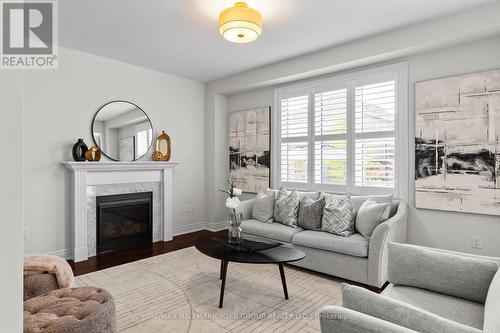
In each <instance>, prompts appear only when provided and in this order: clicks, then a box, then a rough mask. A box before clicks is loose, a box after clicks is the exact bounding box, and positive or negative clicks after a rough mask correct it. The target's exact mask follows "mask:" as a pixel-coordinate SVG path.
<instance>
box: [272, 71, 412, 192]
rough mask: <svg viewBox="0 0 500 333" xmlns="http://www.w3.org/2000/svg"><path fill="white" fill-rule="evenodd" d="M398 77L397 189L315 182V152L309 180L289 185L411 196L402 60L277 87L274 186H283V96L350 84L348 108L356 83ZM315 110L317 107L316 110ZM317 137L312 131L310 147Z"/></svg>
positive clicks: (351, 107) (349, 170)
mask: <svg viewBox="0 0 500 333" xmlns="http://www.w3.org/2000/svg"><path fill="white" fill-rule="evenodd" d="M385 79H387V80H393V79H394V80H395V81H396V105H397V110H396V114H395V123H394V124H395V128H394V140H395V157H394V158H395V160H394V163H395V166H396V167H395V170H394V172H395V175H394V177H395V179H394V181H395V185H394V189H385V188H382V187H369V186H364V187H359V186H349V183H348V184H347V185H327V184H314V168H311V166H312V165H313V163H314V162H313V161H314V155H313V154H314V153H313V154H312V156H313V159H311V158H310V156H311V154H310V155H309V156H308V171H307V172H308V182H306V183H291V182H287V183H286V185H287V186H289V187H294V188H297V189H302V190H324V191H328V192H334V193H335V192H337V193H345V192H348V193H351V194H387V193H394V195H395V196H397V197H399V198H401V199H403V200H408V182H409V180H408V166H409V162H408V133H409V131H408V130H409V128H408V127H409V126H408V125H409V124H408V62H400V63H395V64H390V65H384V66H379V67H374V68H370V69H367V70H361V71H356V72H351V73H347V74H342V75H336V76H331V77H327V78H322V79H315V80H314V79H313V80H309V81H306V82H302V83H298V84H292V85H288V86H283V87H279V88H276V89H275V90H274V109H273V112H272V133H273V135H272V137H271V146H272V151H273V153H272V154H271V155H272V170H271V177H272V185H273V187H274V188H279V187H280V186H281V148H280V147H281V126H280V125H281V121H280V118H281V108H280V97H283V96H285V97H292V96H299V95H300V94H301V93H307V94H311V93H313V94H314V93H316V92H320V91H321V90H323V91H325V90H328V89H331V88H334V89H336V87H342V86H344V87H347V93H348V96H347V97H348V98H347V103H348V105H347V109H348V110H354V102H355V96H354V94H355V91H354V90H355V87H354V81H355V82H356V85H363V84H370V83H374V82H380V81H381V80H385ZM313 103H314V101H313V99H312V98H309V110H312V107H313V105H314V104H313ZM313 111H314V110H313ZM310 112H311V111H310ZM354 116H355V115H354V112H348V113H347V118H348V123H350V124H351V126H354ZM310 118H312V119H309V123H308V130H309V131H311V130H313V131H314V117H310ZM314 137H315V136H312V135H309V136H308V147H309V148H308V149H313V147H314ZM346 137H347V147H346V149H347V156H346V158H347V160H348V161H351V160H352V153H353V147H352V145H353V144H354V143H355V141H354V139H355V133H354V131H353V130H348V131H347V134H346ZM352 169H353V168H352V167H350V168H347V174H346V177H348V178H347V179H354V177H353V176H354V175H353V174H352V173H353V172H354V170H352Z"/></svg>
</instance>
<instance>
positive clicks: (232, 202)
mask: <svg viewBox="0 0 500 333" xmlns="http://www.w3.org/2000/svg"><path fill="white" fill-rule="evenodd" d="M239 205H240V199H238V198H237V197H232V198H227V199H226V207H227V208H229V209H233V210H234V209H236V208H238V206H239Z"/></svg>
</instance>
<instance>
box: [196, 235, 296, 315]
mask: <svg viewBox="0 0 500 333" xmlns="http://www.w3.org/2000/svg"><path fill="white" fill-rule="evenodd" d="M221 240H223V239H222V238H221V237H201V238H198V239H197V240H196V241H195V247H196V248H197V249H198V251H200V252H201V253H203V254H205V255H207V256H209V257H212V258H215V259H218V260H220V261H221V266H220V279H221V280H222V284H221V287H220V300H219V308H222V304H223V302H224V288H225V287H226V275H227V266H228V263H229V262H230V261H232V262H239V263H244V264H277V265H278V267H279V271H280V275H281V283H282V284H283V292H284V294H285V299H288V290H287V288H286V279H285V270H284V269H283V264H284V263H287V262H293V261H298V260H300V259H302V258H304V257H305V254H304V252H302V251H299V250H297V249H294V248H289V247H285V246H283V245H280V246H277V247H273V248H271V249H267V250H262V251H255V252H244V251H238V250H236V249H233V248H231V247H228V246H226V245H224V244H223V242H222V241H221Z"/></svg>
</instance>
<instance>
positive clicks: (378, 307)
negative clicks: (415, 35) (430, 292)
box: [342, 284, 481, 333]
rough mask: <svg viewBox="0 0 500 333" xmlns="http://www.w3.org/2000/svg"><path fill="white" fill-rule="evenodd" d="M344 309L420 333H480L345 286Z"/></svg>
mask: <svg viewBox="0 0 500 333" xmlns="http://www.w3.org/2000/svg"><path fill="white" fill-rule="evenodd" d="M342 306H343V307H345V308H348V309H351V310H354V311H358V312H361V313H364V314H366V315H368V316H372V317H374V318H378V319H380V320H383V321H387V322H391V323H393V324H395V325H399V326H402V327H406V328H408V329H411V330H415V331H417V332H426V333H480V332H481V331H480V330H478V329H476V328H474V327H470V326H466V325H463V324H461V323H457V322H455V321H452V320H449V319H446V318H443V317H441V316H438V315H436V314H433V313H431V312H428V311H425V310H422V309H420V308H418V307H415V306H413V305H410V304H408V303H405V302H401V301H398V300H395V299H392V298H389V297H386V296H384V295H379V294H376V293H373V292H371V291H369V290H366V289H364V288H361V287H356V286H350V285H348V284H343V285H342Z"/></svg>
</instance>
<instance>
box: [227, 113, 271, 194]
mask: <svg viewBox="0 0 500 333" xmlns="http://www.w3.org/2000/svg"><path fill="white" fill-rule="evenodd" d="M270 117H271V107H263V108H257V109H252V110H246V111H237V112H231V113H230V114H229V177H230V178H231V179H233V180H234V181H235V183H236V186H237V187H238V188H240V189H241V190H243V192H250V193H257V192H260V191H265V190H266V189H267V188H269V184H270V170H271V120H270Z"/></svg>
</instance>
